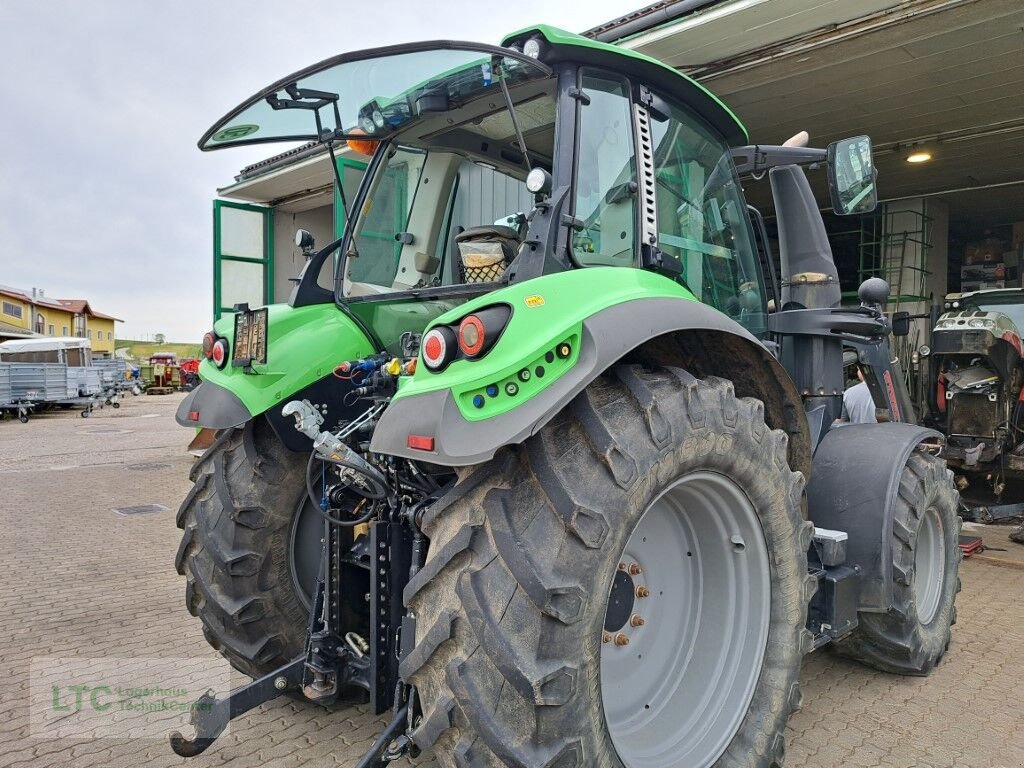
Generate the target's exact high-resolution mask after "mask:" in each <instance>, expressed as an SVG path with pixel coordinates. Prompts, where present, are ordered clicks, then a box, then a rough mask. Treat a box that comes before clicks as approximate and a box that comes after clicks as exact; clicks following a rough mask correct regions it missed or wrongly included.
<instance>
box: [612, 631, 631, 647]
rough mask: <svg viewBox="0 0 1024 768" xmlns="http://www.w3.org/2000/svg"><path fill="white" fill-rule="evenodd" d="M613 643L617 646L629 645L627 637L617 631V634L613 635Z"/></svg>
mask: <svg viewBox="0 0 1024 768" xmlns="http://www.w3.org/2000/svg"><path fill="white" fill-rule="evenodd" d="M615 644H616V645H618V646H623V645H629V638H628V637H626V636H625V635H624V634H622V633H621V632H619V634H617V635H616V636H615Z"/></svg>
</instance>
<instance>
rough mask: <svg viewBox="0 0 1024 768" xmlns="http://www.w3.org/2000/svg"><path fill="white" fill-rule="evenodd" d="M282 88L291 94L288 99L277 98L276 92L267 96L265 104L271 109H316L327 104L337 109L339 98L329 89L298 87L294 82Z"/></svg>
mask: <svg viewBox="0 0 1024 768" xmlns="http://www.w3.org/2000/svg"><path fill="white" fill-rule="evenodd" d="M284 90H285V91H286V92H287V93H288V95H289V96H291V98H290V99H282V98H279V97H278V95H277V94H276V93H272V94H270V95H269V96H267V104H269V105H270V108H271V109H310V110H318V109H320V108H321V107H326V106H327V105H328V104H334V107H335V110H337V106H338V100H339V99H340V98H341V97H340V96H339V95H338V94H336V93H331V92H330V91H316V90H313V89H312V88H299V86H298V84H296V83H289V84H288V85H286V86H285V87H284ZM305 99H313V101H305Z"/></svg>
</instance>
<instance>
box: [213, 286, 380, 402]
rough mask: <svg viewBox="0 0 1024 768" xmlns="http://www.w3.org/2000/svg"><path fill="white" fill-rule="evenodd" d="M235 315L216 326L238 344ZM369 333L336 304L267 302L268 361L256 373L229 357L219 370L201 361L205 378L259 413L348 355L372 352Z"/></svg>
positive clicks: (220, 332)
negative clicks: (296, 304) (248, 370)
mask: <svg viewBox="0 0 1024 768" xmlns="http://www.w3.org/2000/svg"><path fill="white" fill-rule="evenodd" d="M234 324H235V320H234V315H226V316H225V317H223V318H221V319H220V320H218V321H217V323H216V324H215V326H214V330H215V331H216V332H217V334H218V335H219V336H223V337H224V338H226V339H227V340H228V343H229V345H231V346H233V344H234V333H235V325H234ZM375 351H376V350H374V349H373V347H372V345H371V344H370V342H369V340H368V339H367V338H366V335H365V334H364V333H363V332H362V330H360V328H359V326H358V325H356V324H355V323H354V322H353V321H352V320H351V319H350V318H349V317H348V316H346V315H345V313H344V312H342V311H341V310H339V309H338V308H337V307H336V306H335V305H334V304H316V305H314V306H308V307H290V306H288V305H287V304H271V305H270V306H268V307H267V362H266V365H259V364H257V365H254V366H253V370H254V371H256V373H255V374H248V373H245V372H244V371H243V369H241V368H235V367H234V366H232V365H231V361H230V360H229V361H228V364H227V366H226V367H225V368H224V369H223V370H219V369H218V368H217V366H215V365H214V364H213V363H212V362H210V361H209V360H203V362H202V363H201V364H200V366H199V376H200V378H201V379H202V380H203V381H208V382H211V383H213V384H216V385H218V386H220V387H223V388H224V389H227V390H229V391H231V392H233V393H234V394H235V395H236V396H237V397H238V398H239V399H240V400H241V401H242V403H243V404H244V405H245V407H246V408H247V409H248V410H249V413H250V414H252V415H253V416H256V415H257V414H260V413H263V412H264V411H266V410H268V409H269V408H271V407H273V406H274V405H281V404H283V403H285V402H287V400H288V398H289V397H290V396H291V395H292V394H294V393H295V392H298V391H299V390H301V389H304V388H305V387H307V386H309V385H310V384H312V383H313V382H315V381H318V380H320V379H322V378H323V377H324V376H326V375H327V374H329V373H330V372H331V371H333V370H334V368H335V366H337V365H338V364H339V363H340V362H342V361H343V360H353V359H356V358H360V357H366V356H367V355H371V354H373V353H374V352H375Z"/></svg>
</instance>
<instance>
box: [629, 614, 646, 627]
mask: <svg viewBox="0 0 1024 768" xmlns="http://www.w3.org/2000/svg"><path fill="white" fill-rule="evenodd" d="M646 623H647V622H646V621H644V617H643V616H641V615H640V614H639V613H634V614H633V615H632V616H630V617H629V626H631V627H642V626H643V625H644V624H646Z"/></svg>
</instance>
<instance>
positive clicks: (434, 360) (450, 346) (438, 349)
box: [420, 325, 456, 371]
mask: <svg viewBox="0 0 1024 768" xmlns="http://www.w3.org/2000/svg"><path fill="white" fill-rule="evenodd" d="M420 348H421V349H422V350H423V362H424V363H425V364H426V366H427V368H429V369H430V370H432V371H439V370H441V369H442V368H444V367H445V366H446V365H448V363H450V362H451V361H452V358H454V357H455V350H456V341H455V332H454V331H453V330H452V329H451V328H449V327H448V326H445V325H442V326H439V327H437V328H433V329H431V330H430V331H428V332H427V333H426V334H425V335H424V336H423V341H422V342H421V344H420Z"/></svg>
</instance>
